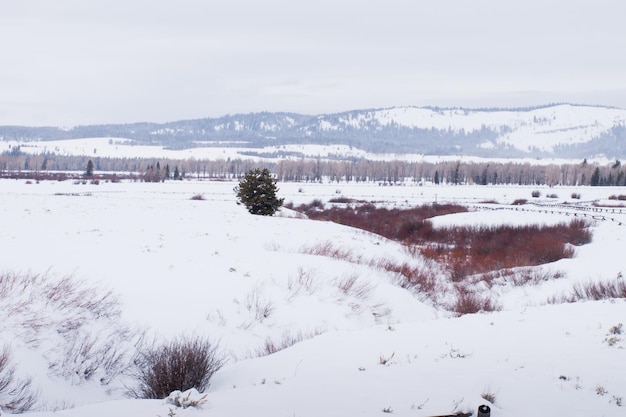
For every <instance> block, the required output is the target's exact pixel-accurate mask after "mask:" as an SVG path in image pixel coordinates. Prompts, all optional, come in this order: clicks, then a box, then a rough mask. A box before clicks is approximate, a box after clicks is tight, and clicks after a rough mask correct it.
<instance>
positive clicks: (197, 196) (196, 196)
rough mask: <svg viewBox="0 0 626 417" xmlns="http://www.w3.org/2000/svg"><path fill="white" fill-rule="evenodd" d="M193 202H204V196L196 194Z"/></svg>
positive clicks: (192, 198)
mask: <svg viewBox="0 0 626 417" xmlns="http://www.w3.org/2000/svg"><path fill="white" fill-rule="evenodd" d="M191 200H198V201H202V200H204V196H203V195H202V194H196V195H194V196H192V197H191Z"/></svg>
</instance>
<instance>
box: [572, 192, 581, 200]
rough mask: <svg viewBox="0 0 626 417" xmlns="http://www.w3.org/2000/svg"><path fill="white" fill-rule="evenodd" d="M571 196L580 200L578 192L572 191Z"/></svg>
mask: <svg viewBox="0 0 626 417" xmlns="http://www.w3.org/2000/svg"><path fill="white" fill-rule="evenodd" d="M571 197H572V199H574V200H580V193H572V195H571Z"/></svg>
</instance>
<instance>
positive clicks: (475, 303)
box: [450, 286, 502, 316]
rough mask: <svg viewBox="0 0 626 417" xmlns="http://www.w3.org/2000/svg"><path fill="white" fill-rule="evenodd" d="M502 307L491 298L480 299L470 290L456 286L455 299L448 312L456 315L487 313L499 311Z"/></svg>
mask: <svg viewBox="0 0 626 417" xmlns="http://www.w3.org/2000/svg"><path fill="white" fill-rule="evenodd" d="M501 309H502V307H501V306H499V305H498V303H497V302H495V301H494V300H493V299H492V298H491V297H481V296H480V295H478V294H476V293H475V292H474V291H471V290H470V289H468V288H466V287H463V286H458V287H457V299H456V301H455V303H454V304H453V305H452V306H451V308H450V310H451V311H453V312H455V313H456V314H457V315H459V316H462V315H465V314H476V313H480V312H487V311H499V310H501Z"/></svg>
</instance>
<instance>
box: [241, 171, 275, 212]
mask: <svg viewBox="0 0 626 417" xmlns="http://www.w3.org/2000/svg"><path fill="white" fill-rule="evenodd" d="M234 191H235V193H236V194H237V200H238V203H241V204H243V205H245V206H246V208H247V209H248V211H249V212H250V213H252V214H258V215H262V216H271V215H273V214H274V213H275V212H276V210H278V209H279V208H280V206H282V205H283V201H284V199H283V198H278V197H276V192H277V191H278V188H277V187H276V179H274V178H273V177H272V175H271V174H270V172H269V170H268V169H267V168H263V169H262V170H261V169H258V168H255V169H252V170H250V171H248V172H247V173H246V174H245V175H244V176H243V178H242V179H241V181H239V185H238V186H237V187H235V189H234Z"/></svg>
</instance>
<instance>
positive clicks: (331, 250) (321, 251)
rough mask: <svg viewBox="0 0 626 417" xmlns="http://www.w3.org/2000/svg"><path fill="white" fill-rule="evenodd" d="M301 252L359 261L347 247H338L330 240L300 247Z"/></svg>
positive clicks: (353, 261)
mask: <svg viewBox="0 0 626 417" xmlns="http://www.w3.org/2000/svg"><path fill="white" fill-rule="evenodd" d="M301 252H302V253H306V254H309V255H316V256H325V257H328V258H334V259H339V260H342V261H347V262H351V263H360V261H361V260H360V259H359V258H358V257H356V256H355V255H354V253H353V252H352V251H351V250H349V249H344V248H339V247H337V246H335V245H334V244H333V243H332V242H330V241H328V242H324V243H318V244H317V245H315V246H308V247H304V248H302V249H301Z"/></svg>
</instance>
